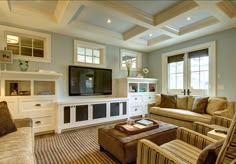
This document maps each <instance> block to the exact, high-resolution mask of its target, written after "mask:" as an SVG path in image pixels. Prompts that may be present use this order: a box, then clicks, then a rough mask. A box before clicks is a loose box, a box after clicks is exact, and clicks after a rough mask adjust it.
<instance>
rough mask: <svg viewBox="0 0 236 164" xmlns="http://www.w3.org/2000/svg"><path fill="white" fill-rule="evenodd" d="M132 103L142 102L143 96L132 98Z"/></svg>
mask: <svg viewBox="0 0 236 164" xmlns="http://www.w3.org/2000/svg"><path fill="white" fill-rule="evenodd" d="M130 101H131V102H142V101H143V97H142V96H130Z"/></svg>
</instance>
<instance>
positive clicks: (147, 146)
mask: <svg viewBox="0 0 236 164" xmlns="http://www.w3.org/2000/svg"><path fill="white" fill-rule="evenodd" d="M136 162H137V164H156V163H168V164H169V163H170V164H180V163H181V162H182V161H180V160H179V159H178V158H176V157H175V156H174V155H172V154H170V153H169V152H168V151H166V150H165V149H162V148H161V147H159V146H158V145H156V144H155V143H153V142H151V141H149V140H146V139H141V140H139V142H138V153H137V161H136Z"/></svg>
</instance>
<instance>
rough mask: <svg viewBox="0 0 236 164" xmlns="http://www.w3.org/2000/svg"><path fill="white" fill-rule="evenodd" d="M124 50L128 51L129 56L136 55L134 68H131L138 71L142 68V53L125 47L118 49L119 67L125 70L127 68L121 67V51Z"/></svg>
mask: <svg viewBox="0 0 236 164" xmlns="http://www.w3.org/2000/svg"><path fill="white" fill-rule="evenodd" d="M123 52H126V53H130V56H135V57H136V60H137V61H136V63H137V65H136V68H131V70H133V71H140V70H141V68H142V54H141V53H139V52H136V51H130V50H126V49H120V69H121V70H127V68H126V67H125V68H124V67H122V53H123Z"/></svg>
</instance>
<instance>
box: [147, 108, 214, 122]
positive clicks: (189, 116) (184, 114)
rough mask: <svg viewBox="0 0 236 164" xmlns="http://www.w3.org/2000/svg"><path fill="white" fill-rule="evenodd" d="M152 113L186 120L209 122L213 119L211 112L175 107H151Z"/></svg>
mask: <svg viewBox="0 0 236 164" xmlns="http://www.w3.org/2000/svg"><path fill="white" fill-rule="evenodd" d="M150 113H151V114H156V115H160V116H165V117H169V118H174V119H178V120H184V121H189V122H194V121H198V122H204V123H208V124H209V123H210V122H211V119H212V116H211V115H209V114H200V113H195V112H192V111H188V110H181V109H173V108H160V107H152V108H151V109H150Z"/></svg>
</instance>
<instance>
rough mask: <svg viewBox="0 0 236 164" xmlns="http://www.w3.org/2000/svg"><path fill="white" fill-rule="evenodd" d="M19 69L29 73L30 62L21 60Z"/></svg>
mask: <svg viewBox="0 0 236 164" xmlns="http://www.w3.org/2000/svg"><path fill="white" fill-rule="evenodd" d="M19 67H20V70H21V71H24V72H25V71H27V70H28V68H29V61H24V60H19Z"/></svg>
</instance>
